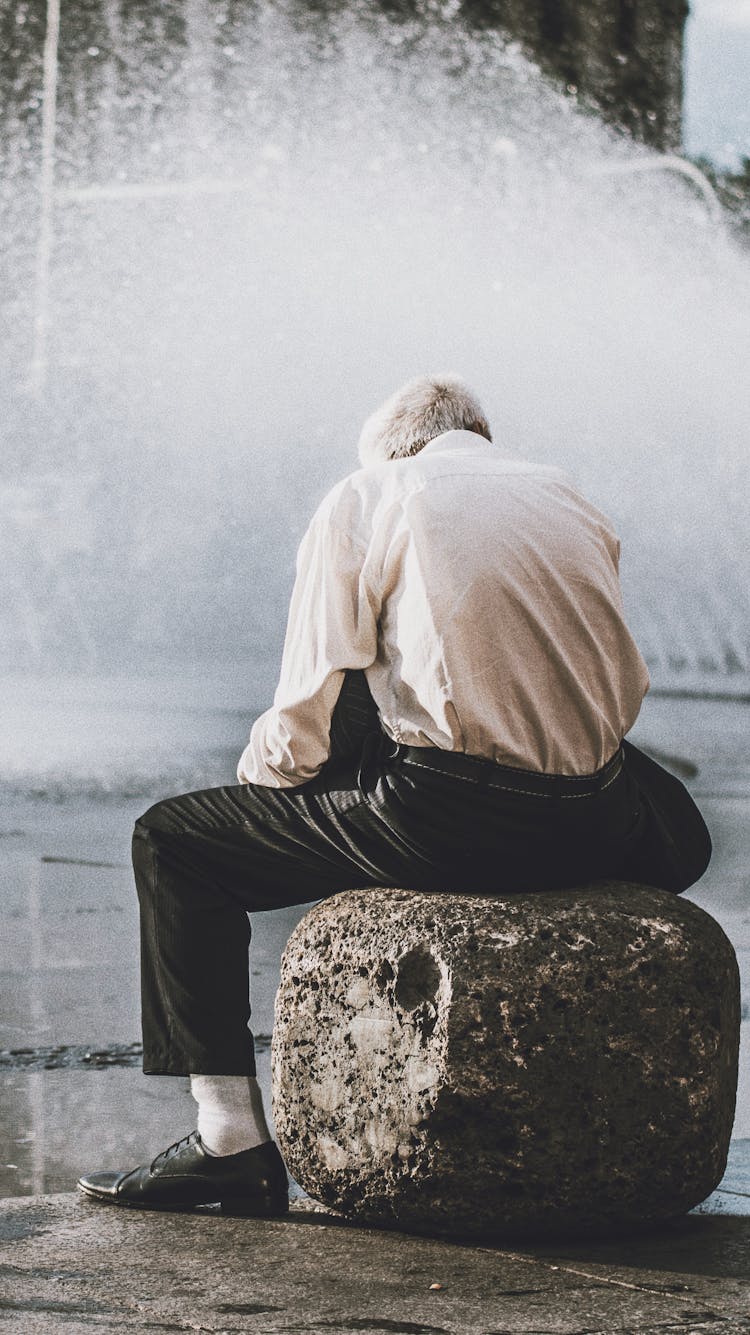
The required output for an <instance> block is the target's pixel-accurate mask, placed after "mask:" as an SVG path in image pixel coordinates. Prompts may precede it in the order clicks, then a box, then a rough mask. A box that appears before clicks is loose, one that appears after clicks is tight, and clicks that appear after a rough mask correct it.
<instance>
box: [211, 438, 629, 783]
mask: <svg viewBox="0 0 750 1335" xmlns="http://www.w3.org/2000/svg"><path fill="white" fill-rule="evenodd" d="M618 558H619V542H618V539H617V536H616V534H615V532H614V531H613V528H612V525H611V524H610V522H609V520H608V519H607V518H606V517H605V516H604V515H603V514H601V512H600V511H599V510H597V509H595V508H594V506H592V505H590V504H589V503H588V502H587V501H586V500H584V498H583V497H582V496H581V495H580V494H579V493H578V492H577V491H576V490H575V488H574V487H573V486H572V485H571V483H570V482H569V481H568V480H567V479H566V477H565V475H564V474H563V473H561V472H559V471H558V470H557V469H555V468H549V467H543V466H541V465H539V464H533V463H525V462H523V461H521V460H517V459H514V458H512V457H509V456H508V455H506V454H504V453H503V452H502V450H501V449H499V448H498V446H496V445H493V444H490V442H489V441H486V440H485V439H484V438H483V437H482V436H479V435H477V434H475V433H474V432H470V431H449V432H447V433H446V434H444V435H442V436H439V437H437V439H435V440H432V441H430V443H429V444H428V445H427V446H425V448H424V449H422V450H421V451H420V452H419V453H418V454H416V455H414V456H413V457H411V458H408V459H400V460H392V461H389V462H387V463H383V464H378V465H376V466H374V467H369V468H363V469H360V470H359V471H357V472H356V473H352V474H351V475H350V476H349V477H347V478H345V479H344V480H343V481H342V482H340V483H339V484H338V485H337V486H335V487H334V488H333V490H332V491H330V492H329V494H328V495H327V496H326V498H325V500H324V501H323V502H322V504H321V505H320V507H319V509H318V511H317V513H316V514H315V516H314V518H313V520H312V523H311V524H310V527H309V529H308V530H307V533H306V534H305V537H304V538H303V540H302V543H301V546H300V549H299V554H298V558H297V577H296V581H295V585H294V591H293V594H292V600H291V607H290V611H289V624H288V628H287V635H286V642H285V646H284V654H283V660H282V666H281V677H280V680H279V685H278V688H277V690H276V694H275V697H274V703H273V706H272V707H271V708H270V709H269V710H267V711H266V713H264V714H262V715H261V716H260V718H259V719H258V720H257V721H256V723H255V725H254V727H253V729H252V733H251V736H250V741H249V743H248V745H247V747H246V748H245V751H244V752H243V755H242V757H241V758H240V762H239V766H238V770H237V774H238V778H239V780H240V782H242V783H244V782H251V783H260V784H266V785H271V786H273V787H281V788H284V787H289V786H292V785H295V784H300V783H304V782H305V781H306V780H308V779H311V778H312V777H313V776H314V775H315V774H317V772H318V770H319V769H320V767H321V765H322V764H323V763H324V761H325V760H326V759H327V757H328V754H329V731H330V723H331V715H332V712H333V709H334V706H335V704H336V700H337V698H338V695H339V691H340V689H341V684H342V681H343V674H344V671H345V670H346V669H347V668H362V669H364V671H365V675H366V677H367V681H368V684H369V687H370V691H371V693H372V696H373V698H374V700H375V703H376V705H377V707H378V710H379V711H380V718H381V722H382V726H383V728H384V730H385V732H386V733H388V735H389V736H390V737H391V738H393V739H394V740H395V741H397V742H405V743H407V744H409V745H411V746H431V747H440V748H443V749H444V750H448V751H463V752H466V753H468V754H469V755H473V756H484V757H486V758H487V759H489V760H493V761H496V762H498V763H500V764H503V765H512V766H515V767H518V768H521V769H528V770H536V771H541V772H543V773H548V774H569V775H570V774H591V773H593V772H594V771H595V770H597V769H599V768H600V767H601V766H602V765H603V764H605V763H606V761H607V760H608V759H609V758H610V757H611V756H612V755H613V754H614V752H615V751H616V750H617V748H618V746H619V744H620V741H621V739H622V737H623V736H624V734H625V733H626V732H627V731H628V729H629V728H630V727H631V726H632V724H633V723H634V721H635V719H636V716H637V714H638V710H639V708H640V704H641V701H642V699H643V696H644V694H645V692H646V690H647V689H648V673H647V670H646V665H645V663H644V662H643V659H642V658H641V655H640V653H639V652H638V649H637V647H636V644H635V642H634V640H633V638H632V636H631V634H630V632H629V630H628V628H627V626H626V624H625V621H624V617H623V609H622V600H621V595H620V585H619V578H618Z"/></svg>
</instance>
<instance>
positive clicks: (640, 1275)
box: [0, 1194, 750, 1335]
mask: <svg viewBox="0 0 750 1335" xmlns="http://www.w3.org/2000/svg"><path fill="white" fill-rule="evenodd" d="M435 1286H440V1287H435ZM0 1328H2V1329H8V1330H12V1331H14V1332H16V1331H17V1332H21V1333H22V1335H37V1332H38V1333H39V1335H50V1332H57V1331H60V1332H62V1333H63V1335H79V1332H80V1335H91V1332H92V1331H101V1332H107V1333H109V1332H112V1333H114V1332H116V1331H117V1332H119V1331H122V1330H128V1331H134V1332H137V1331H144V1332H147V1331H149V1332H150V1331H173V1332H179V1331H211V1332H217V1333H218V1332H222V1333H223V1332H226V1333H227V1335H228V1333H229V1332H248V1335H251V1333H252V1335H282V1332H283V1333H285V1335H292V1333H294V1335H301V1333H302V1332H304V1333H305V1335H318V1333H319V1335H327V1332H335V1331H338V1332H342V1333H343V1335H350V1333H351V1335H353V1333H354V1332H361V1333H362V1335H381V1333H382V1332H390V1333H391V1335H516V1332H518V1335H521V1333H522V1332H523V1333H524V1335H615V1333H617V1335H628V1333H632V1335H670V1332H684V1335H691V1332H692V1333H693V1335H698V1332H700V1335H714V1332H715V1335H739V1332H750V1216H745V1217H728V1216H726V1215H708V1214H704V1215H691V1216H688V1217H687V1218H685V1219H682V1220H680V1221H678V1222H676V1223H674V1224H672V1225H670V1226H669V1227H668V1228H665V1229H662V1230H660V1231H659V1232H658V1233H655V1234H650V1235H644V1236H640V1237H637V1238H625V1239H620V1240H618V1241H612V1242H607V1243H604V1242H599V1243H586V1242H582V1243H579V1244H569V1245H566V1246H559V1247H552V1246H545V1247H544V1248H536V1247H532V1248H525V1247H524V1248H523V1249H521V1250H516V1249H506V1248H496V1247H493V1246H477V1245H473V1244H472V1245H462V1244H460V1243H446V1242H440V1241H435V1240H432V1239H428V1238H419V1237H414V1236H407V1235H405V1234H401V1233H390V1232H384V1231H383V1232H381V1231H375V1230H373V1229H365V1228H357V1227H355V1226H353V1225H347V1224H345V1223H342V1222H341V1221H337V1220H333V1219H331V1218H330V1216H326V1215H324V1214H322V1213H316V1212H314V1211H313V1210H312V1208H311V1206H310V1204H309V1203H305V1202H300V1203H299V1205H298V1206H296V1207H295V1209H294V1210H293V1212H292V1214H291V1215H290V1217H289V1220H288V1221H286V1220H284V1221H275V1220H274V1221H266V1220H264V1221H259V1220H239V1219H231V1218H224V1217H223V1216H222V1215H220V1214H214V1213H211V1211H210V1210H209V1211H205V1212H202V1213H197V1212H196V1213H194V1214H190V1215H184V1214H171V1213H168V1214H161V1213H159V1214H156V1213H145V1212H139V1211H135V1210H118V1209H116V1208H112V1207H108V1206H100V1205H96V1204H95V1203H92V1202H87V1201H82V1200H79V1199H78V1198H77V1197H76V1196H75V1195H71V1194H65V1195H58V1196H36V1197H21V1198H17V1199H13V1200H6V1201H3V1202H0Z"/></svg>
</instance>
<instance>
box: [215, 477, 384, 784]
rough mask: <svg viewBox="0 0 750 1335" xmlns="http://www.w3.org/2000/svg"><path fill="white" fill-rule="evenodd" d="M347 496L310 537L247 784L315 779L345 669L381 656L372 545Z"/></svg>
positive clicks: (244, 770) (257, 727)
mask: <svg viewBox="0 0 750 1335" xmlns="http://www.w3.org/2000/svg"><path fill="white" fill-rule="evenodd" d="M332 497H333V500H332ZM340 498H342V493H341V491H340V489H339V488H337V489H336V490H335V492H334V493H332V494H331V496H329V497H327V498H326V500H325V501H324V502H323V505H322V506H321V507H320V509H319V510H318V512H317V514H316V515H315V517H314V519H313V521H312V523H311V524H310V527H309V529H308V530H307V533H306V534H305V536H304V538H303V539H302V543H301V545H300V549H299V552H298V554H297V577H296V580H295V584H294V590H293V592H292V599H291V604H290V608H289V621H288V625H287V632H286V639H285V643H284V654H283V657H282V663H281V675H280V679H279V684H278V686H277V688H276V693H275V695H274V703H273V705H272V707H271V708H270V709H268V710H266V712H265V713H264V714H261V716H260V718H259V719H257V720H256V722H255V724H254V725H253V729H252V732H251V734H250V741H249V742H248V745H247V746H246V748H245V750H244V751H243V753H242V756H241V757H240V761H239V765H238V767H237V777H238V779H239V781H240V783H260V784H265V785H266V786H267V787H272V788H289V787H294V786H295V785H297V784H300V783H306V782H307V781H308V780H309V779H312V778H314V777H315V775H316V774H317V773H318V771H319V770H320V768H321V766H322V765H323V764H324V763H325V761H326V760H327V759H328V756H329V753H330V730H331V716H332V714H333V710H334V707H335V705H336V701H337V699H338V696H339V692H340V690H341V686H342V683H343V680H344V673H345V671H346V670H347V669H349V668H353V669H357V668H360V669H361V668H365V667H368V666H369V665H370V663H372V662H373V660H374V658H375V655H376V652H377V621H378V615H379V611H380V609H379V607H378V606H377V605H376V602H375V600H374V598H373V596H372V593H371V591H370V590H369V589H368V588H367V586H366V581H365V575H364V569H363V567H364V563H365V547H364V544H363V543H361V542H360V541H358V540H357V538H355V537H353V536H352V535H351V528H352V527H353V522H352V521H353V519H354V516H353V515H352V516H350V517H349V522H347V507H346V505H341V504H337V501H338V500H339V499H340Z"/></svg>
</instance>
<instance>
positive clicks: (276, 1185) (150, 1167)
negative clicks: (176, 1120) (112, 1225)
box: [78, 1131, 289, 1215]
mask: <svg viewBox="0 0 750 1335" xmlns="http://www.w3.org/2000/svg"><path fill="white" fill-rule="evenodd" d="M78 1186H79V1189H80V1190H81V1191H82V1192H84V1193H85V1195H86V1196H91V1197H93V1199H94V1200H97V1201H104V1202H106V1203H108V1204H110V1205H129V1206H133V1207H135V1208H136V1209H141V1210H190V1209H192V1207H193V1206H194V1205H210V1204H213V1203H214V1202H216V1201H218V1202H220V1204H221V1208H222V1210H223V1211H224V1213H225V1214H236V1215H277V1214H285V1213H286V1211H287V1210H288V1209H289V1195H288V1185H287V1176H286V1169H285V1167H284V1162H283V1160H282V1158H281V1155H280V1154H279V1151H278V1150H277V1148H276V1146H275V1145H274V1143H273V1141H272V1140H268V1141H266V1143H265V1144H264V1145H256V1146H255V1148H254V1149H252V1150H243V1151H242V1152H241V1153H240V1154H226V1155H213V1154H207V1153H206V1151H205V1150H204V1148H203V1145H202V1144H201V1138H200V1136H199V1134H198V1132H197V1131H193V1132H191V1134H190V1135H189V1136H185V1137H184V1139H183V1140H178V1141H176V1142H175V1144H174V1145H170V1146H169V1149H166V1150H163V1151H162V1153H161V1154H157V1156H156V1158H155V1159H154V1161H153V1163H151V1164H143V1165H142V1166H141V1167H140V1168H133V1169H130V1170H126V1171H125V1172H122V1173H109V1172H105V1173H88V1174H87V1176H86V1177H82V1178H79V1180H78Z"/></svg>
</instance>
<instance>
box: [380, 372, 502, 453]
mask: <svg viewBox="0 0 750 1335" xmlns="http://www.w3.org/2000/svg"><path fill="white" fill-rule="evenodd" d="M444 431H476V432H478V433H479V435H482V436H485V437H486V439H487V440H492V436H491V435H490V428H489V425H488V422H487V418H486V417H485V415H484V410H483V409H482V407H481V405H480V403H479V400H478V399H477V398H476V396H475V395H474V394H473V393H472V391H471V390H470V389H469V387H468V385H466V384H465V383H464V381H463V380H460V379H459V378H458V376H455V375H424V376H419V378H418V379H417V380H410V381H409V383H408V384H406V385H404V386H403V387H402V388H401V389H398V390H396V393H395V394H392V395H391V397H390V398H389V399H386V401H385V403H383V404H381V406H380V407H379V408H378V409H376V411H375V412H374V413H373V414H372V416H371V417H368V419H367V421H366V422H365V424H364V426H363V428H362V434H361V435H360V438H359V445H358V447H357V448H358V450H359V457H360V460H361V462H362V463H363V464H364V465H367V464H375V463H382V462H383V461H384V460H386V459H403V458H405V457H406V456H407V455H410V454H417V453H418V452H419V450H421V449H422V448H423V447H424V446H425V445H427V444H428V442H429V441H431V440H434V439H435V437H436V436H442V434H443V432H444Z"/></svg>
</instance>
